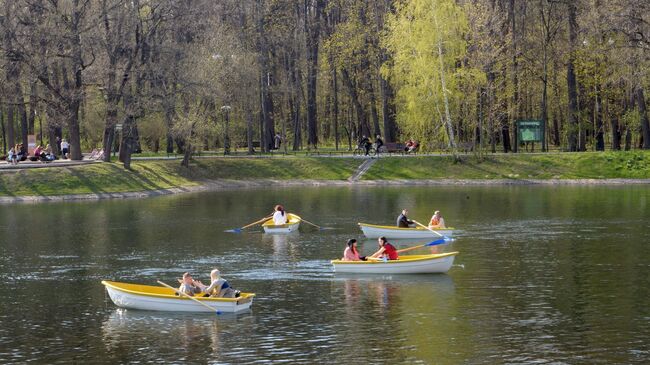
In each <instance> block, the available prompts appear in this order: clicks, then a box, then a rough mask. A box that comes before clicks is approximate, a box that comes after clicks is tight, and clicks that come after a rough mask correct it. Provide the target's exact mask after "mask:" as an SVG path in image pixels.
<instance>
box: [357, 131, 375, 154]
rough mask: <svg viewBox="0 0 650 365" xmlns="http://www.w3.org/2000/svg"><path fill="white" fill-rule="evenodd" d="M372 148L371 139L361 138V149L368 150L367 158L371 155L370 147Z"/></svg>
mask: <svg viewBox="0 0 650 365" xmlns="http://www.w3.org/2000/svg"><path fill="white" fill-rule="evenodd" d="M371 146H372V143H370V139H369V138H368V137H366V136H365V135H364V136H363V137H361V140H360V141H359V147H361V148H363V149H365V150H366V156H368V154H370V147H371Z"/></svg>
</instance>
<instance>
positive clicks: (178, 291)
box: [157, 280, 221, 314]
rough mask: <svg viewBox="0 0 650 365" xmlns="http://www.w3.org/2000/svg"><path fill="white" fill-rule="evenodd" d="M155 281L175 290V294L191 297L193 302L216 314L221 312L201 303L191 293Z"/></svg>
mask: <svg viewBox="0 0 650 365" xmlns="http://www.w3.org/2000/svg"><path fill="white" fill-rule="evenodd" d="M157 281H158V284H160V285H162V286H164V287H167V288H169V289H171V290H173V291H175V292H176V294H178V295H181V296H185V297H188V298H190V299H192V300H193V301H195V302H197V303H199V304H201V305H202V306H204V307H206V308H208V309H209V310H210V311H214V312H215V313H217V314H221V311H220V310H218V309H214V308H212V307H210V306H209V305H207V304H205V303H203V302H202V301H200V300H198V299H196V298H194V297H193V296H191V295H187V294H186V293H184V292H182V291H180V290H178V289H176V288H174V287H172V286H169V285H167V284H165V283H163V282H162V281H160V280H157Z"/></svg>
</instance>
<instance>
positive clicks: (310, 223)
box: [300, 218, 334, 231]
mask: <svg viewBox="0 0 650 365" xmlns="http://www.w3.org/2000/svg"><path fill="white" fill-rule="evenodd" d="M300 220H301V221H303V222H305V223H307V224H309V225H312V226H314V227H316V228H318V229H319V230H321V231H322V230H325V229H334V228H329V227H321V226H319V225H316V224H314V223H312V222H310V221H308V220H305V219H302V218H300Z"/></svg>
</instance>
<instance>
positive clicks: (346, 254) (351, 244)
mask: <svg viewBox="0 0 650 365" xmlns="http://www.w3.org/2000/svg"><path fill="white" fill-rule="evenodd" d="M347 245H348V247H346V248H345V251H343V258H341V260H343V261H366V257H365V256H359V251H358V250H357V240H356V239H354V238H351V239H349V240H348V243H347Z"/></svg>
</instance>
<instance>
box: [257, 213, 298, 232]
mask: <svg viewBox="0 0 650 365" xmlns="http://www.w3.org/2000/svg"><path fill="white" fill-rule="evenodd" d="M288 217H289V220H288V222H287V223H286V224H280V225H275V224H273V219H269V220H268V221H266V222H264V223H263V224H262V227H263V228H264V232H265V233H291V232H295V231H297V230H298V228H300V222H301V221H302V218H300V217H299V216H297V215H295V214H291V213H288Z"/></svg>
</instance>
